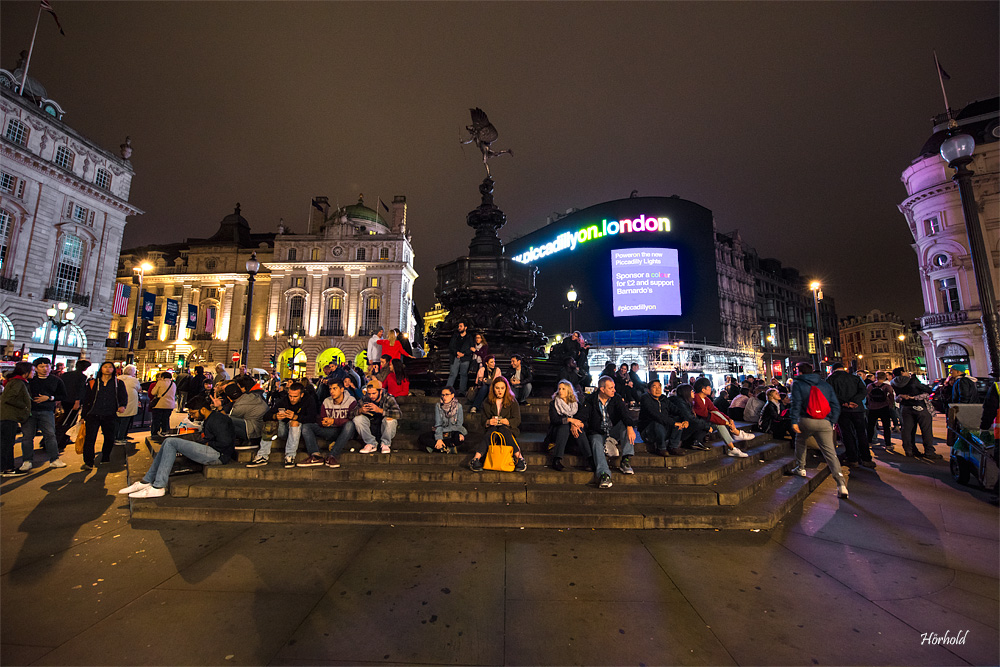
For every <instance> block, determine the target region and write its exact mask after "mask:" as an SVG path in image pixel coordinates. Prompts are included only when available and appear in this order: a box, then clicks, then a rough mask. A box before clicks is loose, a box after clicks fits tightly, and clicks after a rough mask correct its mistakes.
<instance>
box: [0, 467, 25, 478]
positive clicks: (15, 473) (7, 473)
mask: <svg viewBox="0 0 1000 667" xmlns="http://www.w3.org/2000/svg"><path fill="white" fill-rule="evenodd" d="M27 474H28V473H27V472H25V471H23V470H19V469H18V468H11V469H10V470H4V471H2V472H0V477H20V476H22V475H27Z"/></svg>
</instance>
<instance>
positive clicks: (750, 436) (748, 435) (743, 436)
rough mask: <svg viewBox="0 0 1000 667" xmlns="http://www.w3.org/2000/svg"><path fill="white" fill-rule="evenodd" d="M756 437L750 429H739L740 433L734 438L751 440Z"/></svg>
mask: <svg viewBox="0 0 1000 667" xmlns="http://www.w3.org/2000/svg"><path fill="white" fill-rule="evenodd" d="M756 437H757V436H755V435H754V434H753V433H751V432H750V431H740V434H739V435H737V436H736V440H743V441H746V440H753V439H754V438H756Z"/></svg>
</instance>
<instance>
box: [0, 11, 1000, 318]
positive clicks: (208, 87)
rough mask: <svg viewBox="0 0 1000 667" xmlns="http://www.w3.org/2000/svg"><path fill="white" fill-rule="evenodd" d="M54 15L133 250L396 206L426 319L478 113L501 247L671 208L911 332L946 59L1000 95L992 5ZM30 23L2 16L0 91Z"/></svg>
mask: <svg viewBox="0 0 1000 667" xmlns="http://www.w3.org/2000/svg"><path fill="white" fill-rule="evenodd" d="M52 2H53V5H54V7H55V9H56V11H57V12H58V14H59V18H60V20H61V22H62V25H63V28H64V29H65V31H66V36H65V37H62V36H60V35H59V33H58V30H57V29H56V27H55V23H54V22H53V20H52V18H51V16H48V15H47V14H43V15H42V17H41V23H40V25H39V30H38V40H37V42H36V46H35V53H34V56H33V58H32V63H31V71H30V74H31V75H32V76H33V77H35V78H37V79H39V80H40V81H41V83H42V84H43V85H45V86H46V87H47V89H48V92H49V95H50V97H52V98H53V99H55V100H56V101H58V102H59V103H60V104H61V105H62V106H63V107H64V108H65V109H66V118H65V120H66V122H67V123H68V124H69V125H70V126H72V127H73V128H75V129H77V130H78V131H80V132H82V133H83V134H84V135H86V136H88V137H90V138H92V139H93V140H95V141H96V142H97V143H98V144H100V145H102V146H104V147H105V148H108V149H111V150H114V151H115V152H117V147H118V145H119V144H120V143H122V141H123V140H124V138H125V135H130V136H131V137H132V144H133V147H134V150H135V152H134V154H133V156H132V162H133V164H134V166H135V170H136V176H135V179H134V181H133V185H132V195H131V201H132V202H133V203H134V204H135V205H136V206H138V207H139V208H141V209H143V210H145V211H146V213H145V215H142V216H138V217H134V218H132V219H131V221H130V222H129V224H128V227H127V229H126V233H125V246H126V247H128V246H134V245H140V244H145V243H158V242H159V243H166V242H173V241H179V240H182V239H184V238H187V237H191V236H194V237H197V236H207V235H210V234H211V233H213V232H214V231H215V229H216V226H217V224H218V222H219V220H221V219H222V217H223V216H225V215H226V214H228V213H230V212H232V209H233V206H234V204H235V203H236V202H237V201H239V202H240V203H241V204H242V211H243V215H244V216H245V217H246V218H247V220H249V221H250V224H251V227H252V228H253V230H254V231H257V232H264V231H274V230H275V229H276V228H277V223H278V219H279V218H284V219H285V222H286V224H288V225H289V226H290V227H291V229H292V230H293V231H296V232H304V231H305V224H306V217H307V215H308V211H309V202H310V198H311V197H313V196H316V195H327V196H329V197H330V201H331V203H332V204H336V203H338V202H339V203H340V204H350V203H354V202H355V201H356V200H357V195H358V193H359V192H363V193H364V195H365V202H366V203H367V204H368V205H369V206H372V207H374V205H375V202H376V198H377V197H379V196H381V198H382V199H383V200H385V201H391V198H392V196H393V195H397V194H403V195H406V197H407V202H408V204H409V213H408V215H409V224H410V229H411V231H412V234H413V243H414V246H415V250H416V254H417V258H416V262H417V270H418V271H419V273H420V274H421V277H420V278H419V279H418V280H417V282H416V285H415V296H416V299H417V305H418V307H419V308H420V309H421V310H426V309H427V308H429V307H430V306H431V304H432V303H433V290H434V282H435V277H434V266H435V265H437V264H439V263H441V262H444V261H448V260H450V259H452V258H454V257H455V256H457V255H460V254H464V252H465V251H466V249H467V244H468V241H469V239H470V238H471V233H472V232H471V229H470V228H469V227H467V226H466V224H465V214H466V212H467V211H468V210H469V209H471V208H473V207H474V206H476V205H477V204H478V191H477V184H478V183H479V181H480V180H481V179H482V178H483V176H484V171H483V168H482V164H481V162H480V158H479V155H478V152H477V151H476V149H475V148H474V147H471V146H467V147H460V146H459V143H458V142H459V139H461V138H463V137H464V135H465V133H464V129H463V128H464V127H465V125H467V124H468V123H469V113H468V109H469V107H471V106H480V107H482V108H483V109H484V110H485V111H486V112H487V113H488V114H489V117H490V120H491V121H492V122H493V123H494V125H495V126H496V127H497V129H498V130H499V131H500V139H499V141H498V142H497V143H496V144H495V148H496V147H498V148H508V147H510V148H513V149H514V150H515V153H516V155H515V157H514V158H509V157H501V158H498V159H496V160H494V161H492V162H491V168H492V169H493V172H494V177H495V178H496V181H497V186H496V199H497V204H498V205H499V206H500V207H501V208H503V209H504V210H505V212H506V213H507V218H508V224H507V226H506V227H505V228H504V230H503V232H502V236H503V238H504V239H510V238H511V237H512V236H514V235H518V234H525V233H528V232H530V231H533V230H534V229H536V228H537V227H539V226H541V225H542V224H544V223H545V218H546V216H548V215H552V214H553V213H554V212H557V211H565V210H566V209H567V208H569V207H576V208H584V207H587V206H590V205H593V204H596V203H599V202H602V201H606V200H610V199H617V198H622V197H627V196H628V195H629V193H630V192H631V191H632V190H638V191H639V194H640V195H644V196H657V195H662V196H667V195H673V194H676V195H678V196H680V197H682V198H685V199H690V200H692V201H695V202H697V203H699V204H701V205H703V206H706V207H707V208H710V209H712V210H713V211H714V213H715V218H716V224H717V226H718V228H719V230H720V231H724V232H728V231H731V230H733V229H739V230H740V232H741V233H742V234H743V236H744V238H745V239H746V240H747V241H748V242H749V243H750V244H751V245H753V246H754V247H756V248H757V249H758V251H759V252H760V253H761V255H764V256H774V257H777V258H779V259H780V260H782V261H783V262H784V263H785V264H786V265H790V266H794V267H797V268H799V269H800V270H801V271H802V272H803V273H804V274H806V275H807V276H810V277H812V276H816V277H818V278H819V279H821V280H822V281H823V282H824V283H825V284H826V285H827V290H828V293H829V294H830V295H831V296H833V297H835V298H836V300H837V309H838V312H839V314H840V315H841V316H846V315H848V314H858V313H863V312H867V310H869V309H871V308H880V309H883V310H892V311H895V312H897V313H899V314H901V315H903V316H905V317H915V316H918V315H920V314H921V313H922V311H923V308H922V301H921V296H920V287H919V283H918V278H917V268H916V261H915V256H914V253H913V251H912V250H911V249H910V247H909V244H910V243H911V241H912V239H911V237H910V235H909V232H908V231H907V229H906V225H905V222H904V220H903V216H902V215H901V214H900V213H899V211H898V210H897V208H896V206H897V204H898V203H899V202H901V201H902V200H903V198H904V197H905V195H906V192H905V189H904V188H903V185H902V183H901V182H900V180H899V178H900V173H901V172H902V170H903V169H904V168H906V166H907V165H909V163H910V161H911V160H913V159H914V158H915V157H916V156H917V151H918V150H919V149H920V147H921V145H922V144H923V142H924V141H925V140H926V138H927V137H928V136H929V135H930V129H931V123H930V122H929V119H930V118H931V117H932V116H933V115H935V114H937V113H940V112H942V111H943V102H942V99H941V91H940V87H939V86H938V81H937V78H936V76H935V72H934V66H933V57H932V53H931V52H932V49H937V51H938V55H939V57H940V59H941V63H942V65H943V66H944V68H945V69H946V70H947V71H948V72H949V73H950V74H951V77H952V79H951V81H948V82H946V85H947V91H948V95H949V100H950V102H951V105H952V106H953V107H954V108H961V107H962V106H964V105H965V104H967V103H969V102H971V101H973V100H976V99H984V98H988V97H992V96H995V95H997V92H998V80H1000V71H998V59H997V54H998V52H1000V45H998V34H1000V20H998V11H997V3H996V2H982V3H976V2H919V3H897V2H884V3H881V2H880V3H848V2H843V3H831V4H824V3H751V2H747V3H640V4H629V3H587V4H575V3H540V2H531V3H517V4H502V3H458V2H455V3H446V4H435V3H420V4H416V3H408V4H395V3H359V4H346V3H320V2H313V3H303V4H297V3H277V2H260V3H239V2H232V3H229V2H227V3H208V2H199V3H194V2H185V3H154V2H116V3H101V2H66V1H60V0H52ZM37 7H38V3H37V2H35V1H32V2H13V1H11V0H4V1H3V3H2V5H0V24H2V52H0V58H2V60H0V64H2V66H3V67H4V68H7V69H13V68H14V65H15V63H16V61H17V54H18V52H19V51H21V50H22V49H27V47H28V43H29V41H30V39H31V31H32V27H33V25H34V20H35V14H36V11H37ZM873 283H874V285H875V286H873ZM541 287H542V288H543V289H544V288H545V286H544V285H542V286H541ZM553 288H558V289H564V287H562V286H558V287H556V286H553ZM584 298H585V295H584Z"/></svg>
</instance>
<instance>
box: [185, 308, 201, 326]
mask: <svg viewBox="0 0 1000 667" xmlns="http://www.w3.org/2000/svg"><path fill="white" fill-rule="evenodd" d="M197 326H198V306H196V305H194V304H193V303H189V304H188V321H187V324H186V325H185V326H184V328H185V329H194V328H195V327H197Z"/></svg>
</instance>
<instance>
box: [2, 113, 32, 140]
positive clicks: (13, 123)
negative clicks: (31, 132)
mask: <svg viewBox="0 0 1000 667" xmlns="http://www.w3.org/2000/svg"><path fill="white" fill-rule="evenodd" d="M4 136H5V137H7V141H10V142H13V143H15V144H18V145H19V146H27V145H28V126H27V125H25V124H24V123H22V122H21V121H19V120H17V119H16V118H11V119H10V120H9V121H8V122H7V132H6V133H5V134H4Z"/></svg>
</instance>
